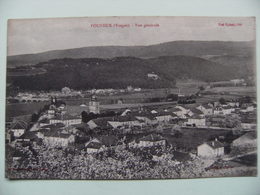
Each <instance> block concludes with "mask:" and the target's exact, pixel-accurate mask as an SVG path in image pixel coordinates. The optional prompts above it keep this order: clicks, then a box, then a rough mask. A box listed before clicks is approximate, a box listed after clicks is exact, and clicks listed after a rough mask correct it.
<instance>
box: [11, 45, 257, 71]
mask: <svg viewBox="0 0 260 195" xmlns="http://www.w3.org/2000/svg"><path fill="white" fill-rule="evenodd" d="M254 47H255V46H254V42H253V41H249V42H230V41H172V42H165V43H160V44H155V45H149V46H96V47H95V46H94V47H82V48H74V49H65V50H53V51H47V52H42V53H36V54H23V55H14V56H8V57H7V65H8V66H9V67H10V66H22V65H32V64H36V63H39V62H44V61H49V60H52V59H60V58H75V59H77V58H114V57H118V56H121V57H123V56H132V57H138V58H154V57H159V56H176V55H186V56H198V57H199V56H203V55H215V56H218V55H220V56H221V55H230V56H241V55H243V56H251V55H252V54H253V52H254Z"/></svg>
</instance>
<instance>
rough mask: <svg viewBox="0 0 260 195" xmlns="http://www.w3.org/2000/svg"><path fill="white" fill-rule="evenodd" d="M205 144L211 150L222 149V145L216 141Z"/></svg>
mask: <svg viewBox="0 0 260 195" xmlns="http://www.w3.org/2000/svg"><path fill="white" fill-rule="evenodd" d="M206 144H207V145H209V146H210V147H211V148H213V149H216V148H222V147H224V144H222V143H221V142H219V141H217V140H215V141H209V142H206Z"/></svg>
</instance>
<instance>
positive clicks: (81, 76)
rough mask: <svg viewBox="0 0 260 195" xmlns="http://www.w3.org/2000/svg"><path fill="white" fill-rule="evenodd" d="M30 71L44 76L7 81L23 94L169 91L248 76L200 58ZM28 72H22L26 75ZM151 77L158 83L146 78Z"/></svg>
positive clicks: (95, 61) (81, 63) (97, 61)
mask: <svg viewBox="0 0 260 195" xmlns="http://www.w3.org/2000/svg"><path fill="white" fill-rule="evenodd" d="M31 68H33V70H36V69H41V70H42V69H44V70H45V73H44V74H34V75H31V76H28V75H26V74H24V75H20V76H11V74H10V73H11V72H12V71H13V70H11V69H8V72H7V81H8V82H10V83H12V85H13V86H17V87H19V88H20V89H23V90H51V89H55V90H60V89H61V88H63V87H64V86H67V87H70V88H73V89H93V88H96V89H104V88H119V89H122V88H126V87H127V86H130V85H131V86H132V87H141V88H169V87H170V88H172V87H175V84H176V80H177V79H195V80H202V81H206V82H211V81H222V80H229V79H233V78H241V77H246V76H247V74H248V73H246V72H237V71H236V67H228V66H224V65H221V64H218V63H216V62H212V61H209V60H206V59H203V58H200V57H193V56H183V55H178V56H161V57H156V58H149V59H143V58H136V57H116V58H110V59H102V58H80V59H72V58H63V59H55V60H50V61H47V62H42V63H39V64H37V65H35V66H33V67H31ZM27 72H28V70H26V71H25V73H27ZM148 73H155V74H156V75H158V76H159V79H156V80H154V79H150V78H148Z"/></svg>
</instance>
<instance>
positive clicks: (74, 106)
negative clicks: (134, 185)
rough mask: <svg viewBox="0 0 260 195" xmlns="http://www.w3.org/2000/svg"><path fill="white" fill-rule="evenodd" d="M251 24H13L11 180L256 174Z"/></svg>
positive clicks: (208, 20) (180, 20)
mask: <svg viewBox="0 0 260 195" xmlns="http://www.w3.org/2000/svg"><path fill="white" fill-rule="evenodd" d="M255 56H256V35H255V18H254V17H188V16H187V17H180V16H178V17H175V16H168V17H166V16H156V17H155V16H146V17H143V16H142V17H137V16H135V17H130V16H127V17H121V16H118V17H80V18H47V19H46V18H45V19H11V20H9V21H8V54H7V76H6V78H7V81H6V129H5V135H6V136H5V150H6V166H5V173H6V177H7V178H9V179H71V180H81V179H82V180H137V179H138V180H139V179H181V178H203V177H206V178H210V177H239V176H256V174H257V136H256V134H257V123H256V107H257V105H256V104H257V103H256V57H255Z"/></svg>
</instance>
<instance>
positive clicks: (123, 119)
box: [113, 115, 136, 122]
mask: <svg viewBox="0 0 260 195" xmlns="http://www.w3.org/2000/svg"><path fill="white" fill-rule="evenodd" d="M113 121H119V122H127V121H136V118H135V117H134V116H133V115H126V116H117V117H114V118H113Z"/></svg>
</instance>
